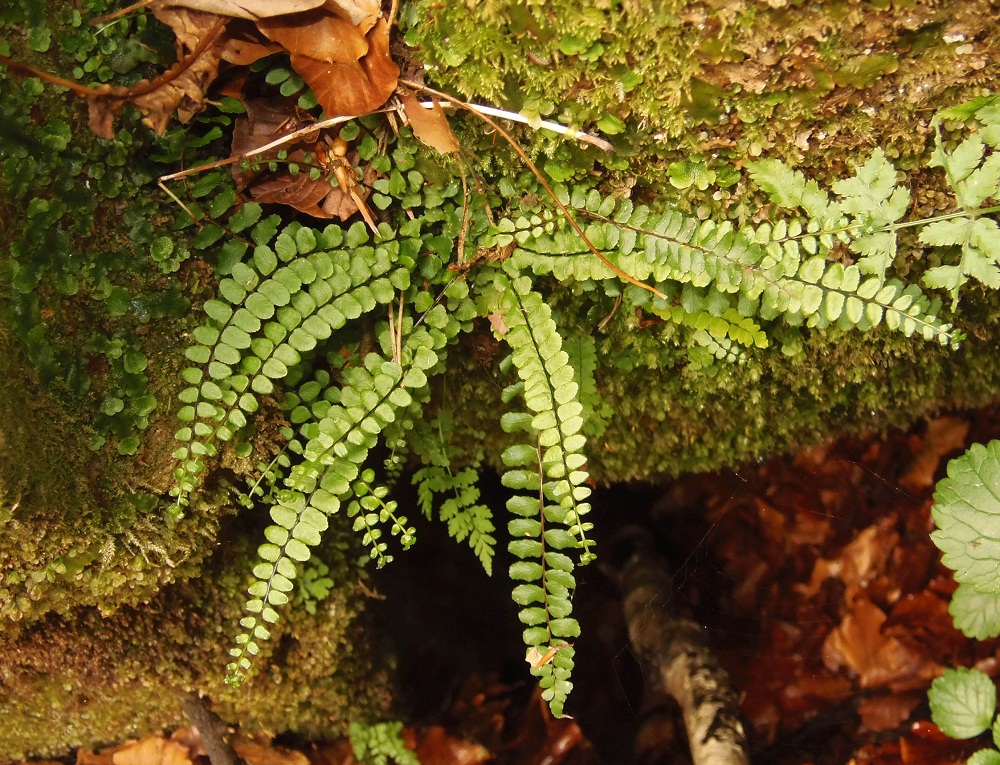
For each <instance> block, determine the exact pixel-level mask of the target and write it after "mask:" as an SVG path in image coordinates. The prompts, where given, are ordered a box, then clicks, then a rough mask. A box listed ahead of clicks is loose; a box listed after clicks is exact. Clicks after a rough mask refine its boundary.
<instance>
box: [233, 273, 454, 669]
mask: <svg viewBox="0 0 1000 765" xmlns="http://www.w3.org/2000/svg"><path fill="white" fill-rule="evenodd" d="M461 292H462V291H461V290H460V289H459V290H458V293H459V298H461ZM423 294H424V295H426V293H423ZM417 303H418V305H424V306H426V310H425V311H424V313H423V315H422V316H421V318H420V320H419V321H418V322H408V324H409V325H410V326H409V327H405V328H404V327H401V328H400V329H401V331H405V332H406V339H405V341H404V342H403V343H401V344H400V346H398V350H400V352H401V358H400V360H399V361H392V360H389V359H387V358H385V357H383V356H382V355H381V354H379V353H374V352H373V353H369V354H368V355H367V356H366V357H365V360H364V362H365V363H364V366H363V367H353V368H351V369H348V370H346V371H345V372H344V374H343V386H342V387H341V389H340V396H339V401H337V402H335V403H334V402H331V405H330V407H329V409H328V410H327V411H326V413H325V414H324V416H323V417H322V419H320V420H319V422H317V423H315V424H314V425H312V426H311V428H310V430H311V432H312V435H311V436H310V438H309V440H308V441H307V443H306V444H305V447H304V449H303V455H302V456H303V461H302V462H300V463H298V464H297V465H295V466H294V467H293V468H292V470H291V472H290V473H289V475H288V477H287V478H286V479H285V485H286V486H287V488H286V489H284V490H282V491H280V492H277V493H276V499H277V504H276V505H274V506H272V507H271V510H270V514H271V518H272V520H273V521H274V524H275V525H272V526H269V527H268V528H267V529H266V530H265V537H266V538H267V540H268V541H267V542H266V543H265V544H263V545H261V547H260V548H259V550H258V554H259V556H260V558H261V562H260V563H258V564H257V565H256V566H255V568H254V577H255V581H254V583H253V584H252V585H251V586H250V589H249V593H250V595H251V598H252V599H251V600H250V601H249V602H248V603H247V605H246V609H247V611H248V612H249V613H248V615H247V616H246V617H244V618H243V619H242V620H241V626H242V627H243V632H242V633H241V634H240V635H238V636H237V639H236V642H237V645H236V647H235V648H233V649H232V650H231V654H232V656H233V658H234V661H233V662H231V663H230V665H229V667H228V669H229V678H228V679H229V681H230V682H233V683H238V682H240V681H242V680H243V679H245V677H246V671H247V670H248V669H249V668H250V666H251V661H250V658H251V657H252V656H254V655H256V654H257V653H258V652H259V650H260V649H259V645H258V643H257V641H258V640H266V639H267V638H268V637H269V632H268V630H267V628H266V626H265V625H266V624H273V623H274V622H275V621H276V620H277V618H278V614H277V611H276V610H275V607H276V606H280V605H283V604H284V603H286V602H287V601H288V595H287V594H286V593H287V592H289V591H290V590H291V589H292V584H291V579H292V577H293V576H294V571H295V567H294V564H292V563H291V561H292V560H295V561H300V562H304V561H307V560H308V559H309V557H310V556H311V552H310V548H312V547H315V546H316V545H317V544H319V542H320V539H321V534H322V532H323V531H325V530H326V528H327V525H328V520H327V516H329V515H331V514H333V513H336V512H337V511H338V510H339V509H340V506H341V502H342V499H343V498H344V497H345V496H347V495H348V494H349V493H350V492H351V489H352V482H354V481H355V480H356V479H357V477H358V475H359V473H360V468H361V465H362V464H363V463H364V461H365V459H366V458H367V456H368V452H369V451H370V449H371V448H372V447H373V446H374V445H375V443H376V440H377V438H378V435H379V434H380V433H381V432H382V431H383V430H384V429H385V428H386V426H387V425H388V424H389V423H390V422H392V421H393V420H394V419H395V417H396V413H397V411H398V410H400V409H405V408H407V407H409V405H410V404H411V403H412V401H413V396H412V395H411V392H410V391H411V390H419V389H421V388H424V387H425V386H426V384H427V376H426V372H427V371H429V370H430V369H432V368H433V367H436V366H437V365H438V364H439V361H440V359H441V354H442V353H443V350H444V348H445V346H446V345H447V344H448V342H450V340H451V339H452V338H453V337H454V336H455V335H456V334H457V332H458V329H459V326H460V324H459V322H458V321H457V320H455V319H454V317H452V316H449V315H448V312H447V310H446V309H445V307H444V305H441V304H439V303H437V302H436V301H434V300H433V298H430V296H427V297H426V298H424V299H421V300H418V301H417ZM420 323H426V325H427V326H426V327H425V326H415V325H416V324H420ZM383 345H384V346H385V347H391V345H392V339H391V338H387V337H386V338H384V340H383ZM367 521H368V514H367V513H366V514H365V518H364V521H363V524H364V525H365V526H366V527H368V526H369V524H368V523H367ZM397 521H398V519H397ZM403 523H405V521H403V522H399V525H400V526H401V527H402V525H403ZM368 533H369V535H370V536H369V540H368V541H369V543H372V542H374V543H375V544H376V549H377V545H378V543H377V537H374V536H373V535H371V530H370V529H369V530H368ZM404 534H408V532H404ZM378 554H379V553H377V554H376V555H378Z"/></svg>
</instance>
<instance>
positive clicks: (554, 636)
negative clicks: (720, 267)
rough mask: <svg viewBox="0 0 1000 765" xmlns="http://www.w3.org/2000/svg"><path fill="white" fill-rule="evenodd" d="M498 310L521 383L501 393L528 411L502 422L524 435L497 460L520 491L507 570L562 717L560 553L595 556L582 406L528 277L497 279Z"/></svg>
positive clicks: (566, 663)
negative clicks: (513, 560)
mask: <svg viewBox="0 0 1000 765" xmlns="http://www.w3.org/2000/svg"><path fill="white" fill-rule="evenodd" d="M497 284H498V287H499V292H500V294H499V297H498V299H497V304H496V306H495V310H496V313H497V314H498V317H499V321H500V322H502V324H503V326H504V328H505V330H504V331H503V332H502V335H503V338H504V340H505V341H506V342H507V343H508V345H510V347H511V350H512V353H511V357H510V358H511V361H512V363H513V366H514V368H515V369H516V370H517V374H518V377H519V378H520V381H519V382H518V383H515V384H514V385H512V386H510V387H509V388H508V389H507V390H506V391H505V392H504V398H505V400H508V401H509V400H511V399H512V398H514V397H515V396H519V397H521V398H523V400H524V403H525V405H526V406H527V408H528V409H529V412H525V413H517V412H514V413H507V414H505V415H504V416H503V418H502V419H501V425H502V426H503V428H504V430H506V431H508V432H524V433H526V434H527V436H528V438H527V439H526V441H525V442H522V443H518V444H515V445H513V446H510V447H508V448H507V449H506V450H505V451H504V453H503V456H502V459H503V462H504V465H505V466H507V468H508V470H506V472H504V474H503V478H502V481H503V484H504V485H505V486H507V487H508V488H510V489H514V490H515V491H519V492H525V491H528V492H536V494H535V495H533V496H532V495H524V494H517V495H515V496H513V497H511V498H510V499H509V500H508V502H507V509H508V510H509V511H510V513H511V515H512V518H511V520H510V522H509V523H508V531H509V532H510V535H511V537H512V541H511V543H510V547H509V549H510V552H511V553H512V554H513V555H514V556H515V557H517V558H518V559H519V560H518V562H517V563H514V564H513V565H512V566H511V570H510V576H511V578H512V579H513V580H514V581H517V582H522V584H519V585H518V586H517V587H515V588H514V592H513V598H514V601H515V602H516V603H517V604H518V605H520V606H521V607H522V608H521V611H520V614H519V616H520V619H521V621H522V622H523V623H524V624H525V625H526V628H525V630H524V633H523V637H524V642H525V644H526V645H527V646H528V660H529V663H530V665H531V671H532V674H535V675H536V676H538V677H539V678H540V679H539V684H540V685H541V687H542V696H543V698H544V699H545V700H546V701H548V702H549V704H550V706H551V708H552V711H553V713H554V714H556V715H561V714H562V710H563V706H564V704H565V701H566V698H567V696H568V695H569V693H570V691H571V690H572V688H573V684H572V682H571V681H570V677H571V674H572V670H573V655H574V652H573V647H572V645H571V644H570V643H569V642H568V640H569V639H571V638H574V637H577V636H578V635H579V632H580V627H579V624H578V623H577V622H576V620H575V619H573V618H572V617H571V616H570V615H571V613H572V601H571V597H570V596H571V593H572V591H573V589H574V587H575V586H576V582H575V579H574V577H573V568H574V562H573V559H572V558H570V557H569V556H568V555H566V554H565V553H563V552H561V551H562V550H567V549H575V550H580V551H581V552H580V556H579V562H580V563H581V564H582V563H587V562H589V561H590V560H592V559H593V558H594V553H593V551H592V549H591V548H592V547H593V541H592V540H591V539H590V538H589V537H588V536H587V532H588V531H590V529H591V528H592V524H590V523H589V522H587V521H584V520H583V519H584V517H585V516H586V515H587V513H588V512H589V511H590V505H589V504H588V503H587V502H586V499H587V498H588V497H589V496H590V489H589V488H588V487H587V486H585V485H584V483H585V482H586V480H587V477H588V474H587V472H586V470H585V469H584V465H585V464H586V457H585V456H584V454H583V452H582V449H583V446H584V443H585V439H584V437H583V435H581V433H580V430H581V429H582V427H583V418H582V416H581V414H582V412H583V405H582V404H580V402H579V400H578V396H577V394H578V388H577V384H576V381H575V379H574V377H575V375H574V372H573V368H572V367H571V366H570V364H569V357H568V356H567V354H566V352H565V351H564V350H563V349H562V347H561V345H562V343H561V341H560V338H559V334H558V332H557V331H556V326H555V322H554V321H553V319H552V312H551V310H550V309H549V307H548V306H547V305H546V304H545V302H544V301H543V300H542V297H541V295H539V294H538V293H537V292H534V291H532V289H531V280H530V279H529V278H528V277H525V276H512V275H510V274H503V275H498V277H497Z"/></svg>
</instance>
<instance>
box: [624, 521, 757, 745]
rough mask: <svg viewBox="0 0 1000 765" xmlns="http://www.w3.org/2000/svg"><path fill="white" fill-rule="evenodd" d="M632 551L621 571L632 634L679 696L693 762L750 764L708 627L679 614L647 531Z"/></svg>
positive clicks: (635, 536) (635, 537) (633, 536)
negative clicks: (710, 644)
mask: <svg viewBox="0 0 1000 765" xmlns="http://www.w3.org/2000/svg"><path fill="white" fill-rule="evenodd" d="M629 537H630V541H631V542H632V545H633V549H634V552H633V554H632V556H631V558H629V560H628V562H627V563H626V564H625V566H624V568H623V569H622V571H621V574H620V575H619V586H620V588H621V592H622V610H623V612H624V616H625V623H626V625H627V627H628V633H629V638H630V640H631V642H632V646H633V647H634V648H635V650H636V652H637V653H638V655H639V658H640V659H641V660H642V662H643V664H644V665H645V666H646V668H647V669H648V670H650V671H651V673H652V674H653V675H654V676H655V677H656V679H657V680H658V681H659V682H660V683H662V685H663V687H664V689H665V690H666V691H667V693H669V694H670V695H671V696H673V698H674V699H675V700H676V701H677V703H678V704H679V705H680V707H681V713H682V715H683V717H684V727H685V728H686V729H687V736H688V746H689V747H690V749H691V759H692V761H693V762H694V765H748V764H749V761H750V759H749V754H748V751H749V744H748V741H747V737H746V733H745V732H744V729H743V722H742V720H741V718H740V710H739V705H738V703H737V698H736V693H735V692H734V690H733V688H732V685H731V682H730V679H729V675H728V674H727V673H726V671H725V669H723V668H722V666H721V665H720V664H719V662H718V660H717V659H716V658H715V656H714V655H713V654H712V652H711V650H710V649H709V647H708V645H707V644H706V642H705V630H704V628H703V627H702V626H701V625H699V624H695V623H694V622H692V621H690V620H687V619H678V618H676V616H675V615H674V614H673V613H672V609H671V607H670V603H671V600H672V588H671V582H670V576H669V575H668V573H667V570H666V564H665V562H664V561H663V560H662V559H661V558H659V557H658V556H657V555H656V554H655V552H654V551H653V548H652V544H651V542H650V540H649V537H648V535H647V534H646V533H645V532H644V531H632V532H630V534H629Z"/></svg>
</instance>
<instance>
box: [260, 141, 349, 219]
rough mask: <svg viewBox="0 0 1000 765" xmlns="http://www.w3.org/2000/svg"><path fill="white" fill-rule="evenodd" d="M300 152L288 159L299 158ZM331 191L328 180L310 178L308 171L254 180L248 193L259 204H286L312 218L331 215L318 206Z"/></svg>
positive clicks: (300, 157) (300, 156)
mask: <svg viewBox="0 0 1000 765" xmlns="http://www.w3.org/2000/svg"><path fill="white" fill-rule="evenodd" d="M302 154H303V152H301V151H297V152H295V153H293V154H292V155H290V159H292V160H293V161H294V160H296V159H298V160H301V159H302ZM331 191H332V188H331V187H330V182H329V181H328V180H325V179H319V180H315V181H314V180H311V179H310V178H309V175H308V173H298V174H297V175H289V174H288V173H285V174H282V175H277V176H272V177H269V178H266V179H264V180H261V181H258V182H255V183H254V184H253V185H252V186H250V194H251V195H252V196H253V198H254V200H255V201H257V202H260V203H261V204H267V203H275V204H282V205H288V206H289V207H294V208H295V209H296V210H298V211H299V212H302V213H305V214H306V215H311V216H313V217H314V218H330V217H333V216H332V215H330V214H328V213H326V212H324V211H323V209H322V208H321V207H320V206H319V205H320V202H322V201H323V199H324V198H325V197H326V196H327V195H328V194H329V193H330V192H331Z"/></svg>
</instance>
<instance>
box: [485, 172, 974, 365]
mask: <svg viewBox="0 0 1000 765" xmlns="http://www.w3.org/2000/svg"><path fill="white" fill-rule="evenodd" d="M869 164H870V163H869ZM865 168H868V169H865ZM883 170H884V168H883V167H882V165H881V164H878V163H876V165H874V166H872V167H868V166H867V165H866V166H864V167H863V168H862V169H861V170H859V173H864V174H868V175H870V174H874V175H875V176H876V178H879V179H880V178H881V176H880V175H879V173H881V172H883ZM859 177H860V176H859ZM864 177H865V178H867V175H864ZM854 181H855V183H860V181H859V180H857V179H854ZM875 182H876V181H873V183H875ZM877 182H879V183H881V181H880V180H879V181H877ZM883 185H884V184H883ZM853 188H854V187H853V186H850V185H848V186H846V187H844V188H843V189H842V191H844V192H845V193H846V192H848V191H851V190H852V189H853ZM883 192H884V189H883V188H882V187H881V186H879V187H878V188H876V189H875V190H874V191H872V192H871V196H872V199H875V198H876V197H878V198H882V195H883ZM595 193H596V192H595ZM803 193H804V192H803ZM859 193H860V192H859ZM894 195H895V197H894ZM794 198H795V199H799V197H798V196H795V197H794ZM906 198H907V199H908V197H906ZM900 199H901V195H898V194H895V192H891V193H890V194H889V197H888V200H885V199H883V200H882V203H884V206H885V207H886V209H884V210H882V211H881V212H880V213H878V214H879V215H882V216H887V217H892V216H894V215H897V213H898V210H897V208H898V206H899V204H900ZM567 200H568V202H569V204H571V205H572V206H574V208H576V206H577V205H578V204H579V205H581V207H579V208H577V209H579V210H580V211H581V213H582V214H589V215H591V216H592V217H594V216H598V219H597V220H595V221H594V222H592V223H590V224H589V225H588V226H587V229H586V231H587V236H588V237H589V238H590V240H591V241H592V242H593V243H594V244H595V245H596V246H598V247H599V248H601V249H602V250H603V251H604V253H605V255H606V256H607V257H608V259H609V260H612V261H614V262H615V263H616V264H617V265H618V267H620V268H622V269H623V270H626V271H628V273H630V274H632V275H633V276H635V278H637V279H640V280H647V281H648V280H650V279H653V280H655V281H656V282H657V283H658V284H664V283H667V284H669V283H671V282H672V283H674V284H677V285H684V286H685V287H687V286H688V285H690V286H691V287H693V288H696V290H695V291H691V290H688V289H685V291H684V294H685V296H688V297H689V298H693V299H694V300H693V302H691V303H689V304H685V305H684V308H685V310H687V311H688V312H690V313H694V312H697V311H702V310H708V311H709V313H711V314H712V315H714V316H721V315H722V314H723V313H725V312H726V311H727V310H729V309H735V310H738V311H739V313H740V314H741V315H742V316H744V317H747V318H752V317H754V316H759V317H760V318H762V319H765V320H774V319H777V318H779V317H780V318H782V319H784V320H785V321H787V322H788V323H790V324H792V325H797V324H801V323H803V322H804V321H806V320H808V321H809V322H810V324H811V325H813V326H827V325H830V324H836V325H837V326H839V327H842V328H845V329H846V328H850V327H857V328H859V329H869V328H871V327H874V326H877V325H879V324H880V323H881V322H882V320H883V319H884V320H885V322H886V324H887V326H889V327H890V328H891V329H901V330H902V331H904V332H906V333H908V334H913V333H918V334H920V335H921V336H922V337H925V338H927V339H933V340H936V341H938V342H940V343H942V344H950V345H953V346H954V345H957V343H958V342H959V341H960V340H961V339H962V336H961V334H960V333H957V332H956V331H955V330H954V329H953V328H952V326H951V325H950V324H948V323H946V322H943V321H941V320H939V319H938V318H937V315H936V312H937V309H938V304H937V303H936V302H934V301H931V300H930V299H928V298H926V297H924V296H922V295H919V294H915V293H913V292H912V290H911V289H910V288H906V294H905V295H904V294H903V293H904V289H903V287H902V285H901V284H900V283H898V282H895V281H889V282H885V281H884V280H883V278H882V277H881V276H880V275H879V276H873V277H871V279H866V280H864V282H862V280H861V278H860V276H861V272H862V268H861V266H860V265H854V266H851V267H850V268H848V269H845V268H844V266H843V265H842V264H839V263H836V262H831V261H828V260H827V258H826V256H827V254H828V252H829V250H830V249H831V248H832V247H833V245H834V244H835V242H836V241H837V240H838V239H840V240H844V241H847V242H851V241H854V240H852V239H851V237H850V235H849V233H848V231H849V229H850V228H851V227H850V226H848V227H847V228H845V229H840V230H837V231H825V230H822V229H821V227H820V225H819V223H818V222H817V221H815V220H811V221H802V220H798V219H792V220H790V221H778V222H777V223H775V224H774V225H771V224H763V225H761V226H759V227H758V228H756V229H753V228H741V229H735V228H734V227H733V225H732V224H731V223H730V222H729V221H725V222H723V223H721V224H718V223H715V222H714V221H711V220H706V221H700V220H697V219H694V218H690V217H687V216H685V215H682V214H681V213H680V212H678V211H676V210H667V211H665V212H663V213H660V214H659V215H655V216H651V215H650V212H649V210H648V209H646V208H644V207H642V206H639V207H633V205H632V204H631V203H630V202H627V200H626V202H622V203H618V205H617V206H616V207H614V210H613V212H612V213H611V215H610V216H605V215H604V214H603V213H601V212H600V211H601V210H602V209H603V210H605V211H606V210H607V208H608V205H607V203H606V202H607V200H602V199H601V198H600V197H599V196H598V197H597V198H596V199H595V198H594V195H593V194H584V193H582V192H578V190H574V192H573V194H572V196H569V197H567ZM894 200H895V201H894ZM809 204H810V205H813V206H814V207H816V209H820V208H821V207H822V205H823V204H824V203H823V202H822V200H819V201H816V200H813V201H810V203H809ZM831 204H834V203H831ZM837 204H847V202H846V201H845V202H842V203H837ZM602 205H603V207H602ZM849 206H850V205H849ZM837 209H839V208H837ZM851 209H852V210H853V209H855V208H853V207H852V208H851ZM832 214H833V213H831V215H832ZM866 220H867V219H866ZM859 225H860V224H859ZM887 225H888V224H887ZM865 226H866V227H867V228H865V229H864V230H863V231H861V236H869V235H871V236H874V234H871V232H870V231H869V230H868V229H869V228H870V226H869V224H868V223H866V224H865ZM497 230H498V232H499V233H498V235H497V236H498V239H497V241H498V243H503V242H505V241H508V240H509V241H510V242H516V243H517V245H518V246H517V248H516V249H515V250H514V253H513V255H512V256H511V259H510V261H509V262H510V264H511V266H512V267H514V268H517V269H520V270H523V271H526V272H534V273H536V274H546V273H551V274H552V275H554V276H555V277H556V278H558V279H560V280H567V279H572V280H577V281H587V280H609V279H612V278H613V274H612V272H611V271H610V270H609V269H607V268H605V267H604V266H603V265H602V264H601V263H600V262H595V261H594V260H593V259H592V258H587V257H584V256H585V254H586V251H585V250H584V249H583V248H582V246H581V243H580V242H579V240H578V238H576V237H575V236H574V234H573V232H572V231H570V230H568V229H566V228H565V227H564V226H562V225H561V224H560V222H559V221H558V220H557V219H556V218H555V216H553V215H551V214H550V213H547V212H546V211H540V212H539V213H538V214H536V215H534V216H533V217H528V216H522V217H521V218H519V219H516V220H510V219H506V220H505V221H500V222H499V224H498V227H497ZM892 235H893V236H895V233H894V232H893V233H892ZM858 241H860V239H859V240H858ZM872 241H874V240H872ZM859 246H861V245H859ZM864 246H865V247H867V246H868V245H864ZM872 246H874V245H872ZM894 246H895V245H893V247H894ZM866 252H869V251H867V250H866ZM873 253H874V250H872V251H870V252H869V255H868V256H866V257H869V256H870V257H874V255H873ZM871 262H872V261H866V267H869V266H870V265H871ZM602 269H603V270H602ZM883 287H886V288H887V290H886V291H885V292H882V288H883ZM664 289H666V290H667V291H669V289H668V288H666V287H665V288H664ZM697 290H705V291H704V292H699V291H697ZM626 293H627V294H630V295H631V297H630V299H631V300H633V302H635V303H636V304H637V305H640V304H644V303H646V302H649V301H650V298H649V296H648V295H637V294H636V293H635V291H633V292H631V293H629V291H628V290H627V291H626ZM699 296H700V297H701V298H702V299H703V302H702V301H699V300H698V297H699ZM852 298H853V299H852ZM653 302H654V305H660V306H661V310H662V309H663V308H666V305H665V304H664V303H663V302H662V301H660V302H659V303H656V302H655V301H653ZM859 309H860V310H859Z"/></svg>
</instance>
